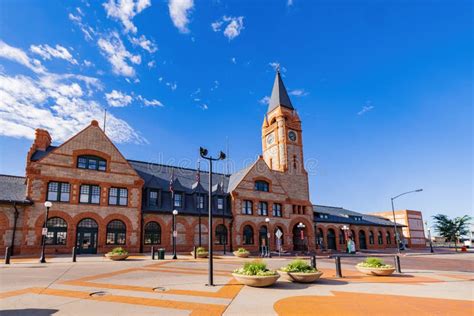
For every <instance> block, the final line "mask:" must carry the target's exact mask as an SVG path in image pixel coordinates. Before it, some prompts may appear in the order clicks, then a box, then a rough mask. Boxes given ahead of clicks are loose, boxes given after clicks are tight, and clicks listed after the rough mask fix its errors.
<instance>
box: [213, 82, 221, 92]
mask: <svg viewBox="0 0 474 316" xmlns="http://www.w3.org/2000/svg"><path fill="white" fill-rule="evenodd" d="M219 84H220V83H219V81H217V80H214V86H213V87H212V88H211V91H214V90H216V89H217V88H219Z"/></svg>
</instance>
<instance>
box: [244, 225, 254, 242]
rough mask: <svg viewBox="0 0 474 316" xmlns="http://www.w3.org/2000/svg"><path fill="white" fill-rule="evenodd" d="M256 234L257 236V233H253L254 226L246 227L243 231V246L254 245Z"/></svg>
mask: <svg viewBox="0 0 474 316" xmlns="http://www.w3.org/2000/svg"><path fill="white" fill-rule="evenodd" d="M247 228H249V229H247ZM246 232H251V234H250V235H248V234H246ZM254 234H255V232H254V231H253V228H252V226H250V225H245V226H244V229H243V230H242V244H243V245H253V244H254V243H255V240H254ZM247 237H249V238H248V240H247ZM247 241H248V242H247Z"/></svg>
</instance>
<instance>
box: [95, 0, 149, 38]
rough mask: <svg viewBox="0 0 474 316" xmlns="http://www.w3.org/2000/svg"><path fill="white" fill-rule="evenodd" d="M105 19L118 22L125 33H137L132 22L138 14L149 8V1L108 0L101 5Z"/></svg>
mask: <svg viewBox="0 0 474 316" xmlns="http://www.w3.org/2000/svg"><path fill="white" fill-rule="evenodd" d="M103 6H104V8H105V11H106V12H107V17H112V18H114V19H116V20H119V21H120V22H121V23H122V25H123V27H124V30H125V32H126V33H128V32H131V33H133V34H135V33H137V31H138V29H137V27H136V26H135V25H134V24H133V22H132V20H133V18H134V17H135V15H137V14H138V13H140V12H142V11H143V10H145V9H146V8H148V7H149V6H151V2H150V0H136V1H134V0H117V1H115V0H109V1H108V2H106V3H103Z"/></svg>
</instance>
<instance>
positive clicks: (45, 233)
mask: <svg viewBox="0 0 474 316" xmlns="http://www.w3.org/2000/svg"><path fill="white" fill-rule="evenodd" d="M47 234H48V228H46V227H43V229H42V230H41V235H43V236H46V235H47Z"/></svg>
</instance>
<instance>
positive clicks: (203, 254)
mask: <svg viewBox="0 0 474 316" xmlns="http://www.w3.org/2000/svg"><path fill="white" fill-rule="evenodd" d="M208 254H209V253H208V252H207V250H206V248H204V247H197V248H196V257H197V258H207V256H208ZM191 255H192V256H194V252H193V251H191Z"/></svg>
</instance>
